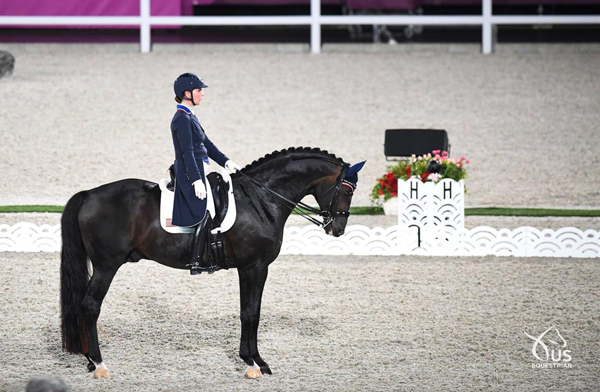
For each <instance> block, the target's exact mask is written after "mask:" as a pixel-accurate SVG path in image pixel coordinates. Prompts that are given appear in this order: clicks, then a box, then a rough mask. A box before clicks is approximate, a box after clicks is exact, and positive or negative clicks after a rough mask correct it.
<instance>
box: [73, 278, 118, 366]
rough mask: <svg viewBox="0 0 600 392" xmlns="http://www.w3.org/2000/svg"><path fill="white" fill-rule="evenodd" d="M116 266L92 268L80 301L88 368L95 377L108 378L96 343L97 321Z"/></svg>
mask: <svg viewBox="0 0 600 392" xmlns="http://www.w3.org/2000/svg"><path fill="white" fill-rule="evenodd" d="M117 270H118V266H117V267H116V268H112V269H109V268H96V267H95V268H94V274H93V275H92V278H91V279H90V282H89V284H88V289H87V293H86V294H85V297H84V299H83V302H82V306H83V314H84V318H85V324H86V328H87V332H88V338H89V346H88V347H89V348H88V350H89V351H88V353H87V354H86V357H87V359H88V361H89V364H88V369H89V370H90V371H93V372H94V377H95V378H110V375H109V374H108V369H107V368H106V365H105V364H104V362H102V355H101V354H100V346H99V344H98V329H97V326H96V324H97V321H98V317H99V316H100V308H101V306H102V301H103V300H104V297H105V296H106V293H107V292H108V288H109V287H110V284H111V282H112V280H113V278H114V276H115V274H116V273H117Z"/></svg>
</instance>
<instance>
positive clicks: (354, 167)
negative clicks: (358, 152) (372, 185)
mask: <svg viewBox="0 0 600 392" xmlns="http://www.w3.org/2000/svg"><path fill="white" fill-rule="evenodd" d="M366 162H367V161H362V162H359V163H355V164H354V165H352V166H350V168H349V169H348V173H346V178H348V177H350V176H353V175H355V174H356V173H358V172H359V171H360V169H362V168H363V166H364V165H365V163H366Z"/></svg>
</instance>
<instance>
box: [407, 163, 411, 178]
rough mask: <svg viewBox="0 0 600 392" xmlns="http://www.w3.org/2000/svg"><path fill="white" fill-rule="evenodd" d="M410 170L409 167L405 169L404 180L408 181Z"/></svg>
mask: <svg viewBox="0 0 600 392" xmlns="http://www.w3.org/2000/svg"><path fill="white" fill-rule="evenodd" d="M410 174H411V169H410V166H409V167H407V168H406V179H407V180H410Z"/></svg>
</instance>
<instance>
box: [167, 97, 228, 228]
mask: <svg viewBox="0 0 600 392" xmlns="http://www.w3.org/2000/svg"><path fill="white" fill-rule="evenodd" d="M171 135H172V136H173V146H174V147H175V202H174V204H173V224H174V225H175V226H194V225H196V224H198V223H199V222H200V221H201V220H202V218H204V214H205V213H206V200H207V199H206V198H205V199H204V200H200V199H198V197H196V193H195V191H194V186H193V185H192V184H193V183H194V182H195V181H197V180H200V179H201V180H203V181H204V183H205V184H206V185H207V191H208V192H210V190H208V188H209V185H208V184H207V182H206V177H205V174H204V167H203V165H202V162H203V161H204V162H207V163H208V157H210V158H212V159H213V160H214V161H215V162H217V163H218V164H219V165H221V166H224V165H225V162H227V161H228V159H229V158H227V157H226V156H225V155H224V154H223V153H222V152H221V151H219V149H218V148H217V146H215V145H214V144H213V143H212V142H211V141H210V139H209V138H208V136H206V133H204V129H202V126H201V125H200V121H199V120H198V118H197V117H196V116H195V115H194V114H193V113H192V112H191V110H190V109H189V108H187V107H186V106H184V105H177V111H176V112H175V115H174V116H173V120H172V121H171Z"/></svg>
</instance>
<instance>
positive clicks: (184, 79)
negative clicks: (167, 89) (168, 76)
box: [173, 72, 208, 105]
mask: <svg viewBox="0 0 600 392" xmlns="http://www.w3.org/2000/svg"><path fill="white" fill-rule="evenodd" d="M207 87H208V86H207V85H206V84H204V82H203V81H202V78H200V77H198V75H196V74H193V73H191V72H187V73H184V74H181V75H179V77H178V78H177V79H176V80H175V83H173V90H175V96H176V97H177V98H179V99H181V100H184V99H186V100H188V101H192V105H195V104H196V103H195V102H194V96H193V95H192V98H191V99H190V98H185V97H184V95H183V93H184V92H186V91H189V92H190V93H191V92H192V90H194V89H195V88H207Z"/></svg>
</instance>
